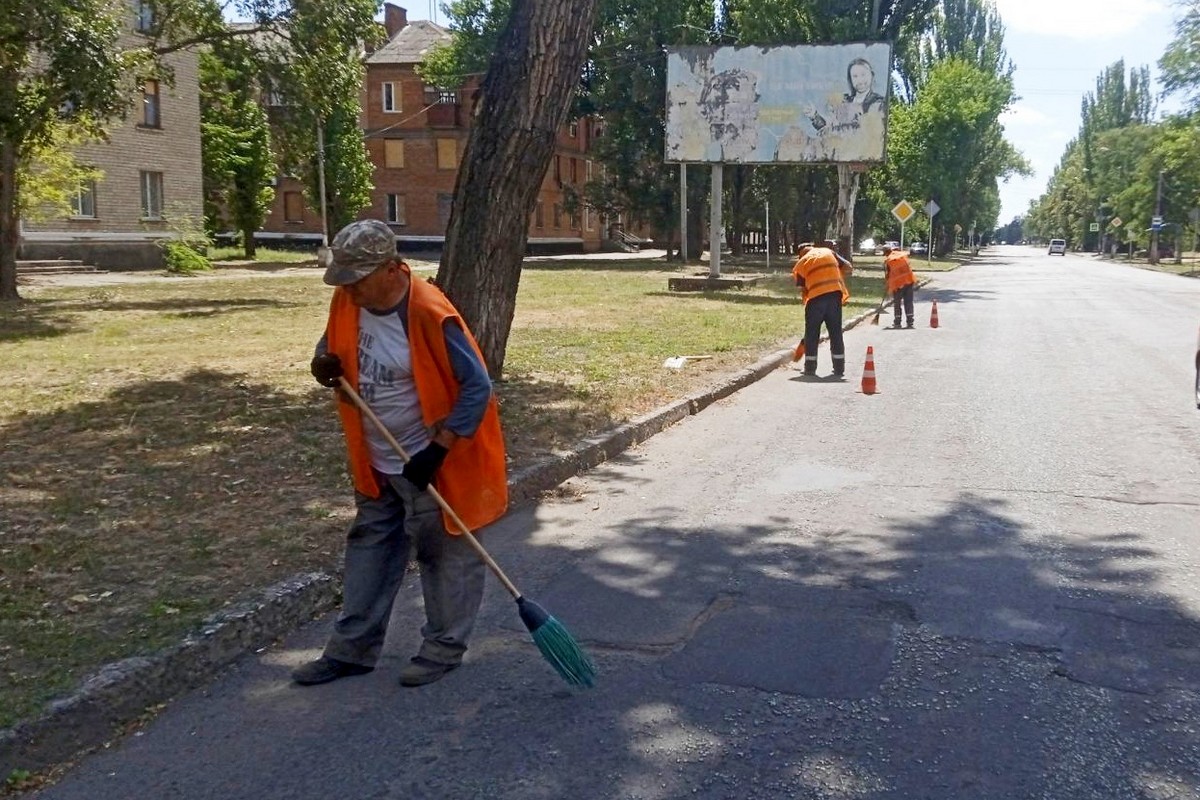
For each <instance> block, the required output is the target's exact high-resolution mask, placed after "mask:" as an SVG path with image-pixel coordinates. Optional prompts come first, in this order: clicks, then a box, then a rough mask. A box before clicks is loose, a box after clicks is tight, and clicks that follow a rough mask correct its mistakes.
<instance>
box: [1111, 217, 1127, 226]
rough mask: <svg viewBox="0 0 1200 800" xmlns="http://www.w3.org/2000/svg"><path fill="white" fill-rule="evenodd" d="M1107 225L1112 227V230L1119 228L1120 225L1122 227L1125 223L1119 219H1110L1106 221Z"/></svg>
mask: <svg viewBox="0 0 1200 800" xmlns="http://www.w3.org/2000/svg"><path fill="white" fill-rule="evenodd" d="M1108 224H1109V225H1112V226H1113V227H1114V228H1119V227H1121V226H1122V225H1124V224H1125V223H1124V222H1123V221H1122V220H1121V218H1120V217H1113V218H1112V219H1110V220H1109V221H1108Z"/></svg>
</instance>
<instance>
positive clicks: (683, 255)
mask: <svg viewBox="0 0 1200 800" xmlns="http://www.w3.org/2000/svg"><path fill="white" fill-rule="evenodd" d="M687 240H688V229H687V164H684V163H680V165H679V256H680V259H681V260H682V261H683V263H684V264H686V263H687V260H688V259H687V256H688V252H687V245H688V241H687Z"/></svg>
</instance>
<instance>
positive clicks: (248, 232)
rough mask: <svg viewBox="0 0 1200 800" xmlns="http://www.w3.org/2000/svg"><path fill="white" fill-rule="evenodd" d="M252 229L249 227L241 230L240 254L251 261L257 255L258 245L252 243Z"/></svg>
mask: <svg viewBox="0 0 1200 800" xmlns="http://www.w3.org/2000/svg"><path fill="white" fill-rule="evenodd" d="M254 231H255V229H254V228H251V227H249V226H247V227H245V228H242V254H243V255H245V256H246V258H247V259H249V260H250V261H253V260H254V258H255V256H256V255H258V243H257V242H255V241H254Z"/></svg>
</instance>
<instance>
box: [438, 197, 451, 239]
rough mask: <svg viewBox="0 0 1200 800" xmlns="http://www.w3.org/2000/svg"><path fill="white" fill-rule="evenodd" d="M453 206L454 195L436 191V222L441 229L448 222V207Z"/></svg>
mask: <svg viewBox="0 0 1200 800" xmlns="http://www.w3.org/2000/svg"><path fill="white" fill-rule="evenodd" d="M453 207H454V195H452V194H447V193H446V192H438V222H439V223H440V224H441V226H442V230H445V229H446V226H447V225H449V224H450V209H451V208H453Z"/></svg>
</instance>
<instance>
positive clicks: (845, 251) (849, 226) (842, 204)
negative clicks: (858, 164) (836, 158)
mask: <svg viewBox="0 0 1200 800" xmlns="http://www.w3.org/2000/svg"><path fill="white" fill-rule="evenodd" d="M837 174H838V205H837V212H836V216H835V217H834V219H835V222H834V228H835V230H836V234H835V235H836V236H837V243H838V251H839V252H841V254H842V257H843V258H845V259H846V260H847V261H853V260H854V241H853V240H854V204H855V203H856V202H857V201H858V179H859V174H858V173H857V172H855V171H854V170H852V169H851V168H850V165H849V164H838V165H837Z"/></svg>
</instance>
